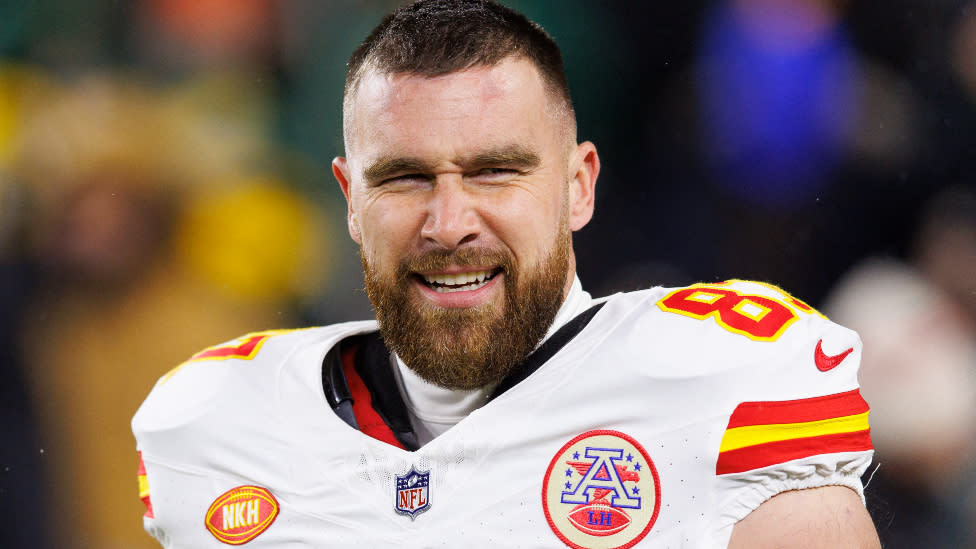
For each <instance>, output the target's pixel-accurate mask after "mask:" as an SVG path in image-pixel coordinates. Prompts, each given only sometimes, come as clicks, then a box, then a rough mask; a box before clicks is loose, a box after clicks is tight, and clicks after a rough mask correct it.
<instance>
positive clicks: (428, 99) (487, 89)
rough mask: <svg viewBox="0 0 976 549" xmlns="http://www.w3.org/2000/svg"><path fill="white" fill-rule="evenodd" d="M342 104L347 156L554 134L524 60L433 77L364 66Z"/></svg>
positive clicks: (540, 89) (540, 140)
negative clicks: (344, 118) (357, 81)
mask: <svg viewBox="0 0 976 549" xmlns="http://www.w3.org/2000/svg"><path fill="white" fill-rule="evenodd" d="M346 107H347V112H346V124H347V127H346V130H347V131H346V153H347V156H348V157H350V160H351V161H354V159H355V158H357V157H363V156H366V157H369V156H374V155H377V154H381V155H388V154H394V153H395V154H408V153H409V154H412V155H419V154H423V153H434V152H437V151H440V152H441V153H445V152H447V150H448V149H455V151H454V152H458V153H459V152H462V151H461V150H460V149H470V148H471V147H479V146H480V147H490V146H496V147H497V146H499V145H512V144H514V143H513V142H518V143H521V142H522V141H523V140H527V141H529V142H532V143H534V144H535V145H537V146H546V145H547V144H548V143H547V142H548V141H554V140H555V139H556V136H555V135H554V134H555V133H556V122H555V120H553V119H554V116H553V113H552V105H551V104H550V101H549V100H548V97H547V93H546V88H545V86H544V84H543V81H542V78H541V76H540V74H539V71H538V70H537V69H536V67H535V66H534V65H533V64H532V63H531V62H530V61H527V60H523V59H513V58H509V59H506V60H504V61H502V62H500V63H498V64H497V65H493V66H478V67H472V68H469V69H466V70H463V71H458V72H453V73H449V74H446V75H442V76H435V77H426V76H421V75H417V74H406V73H398V74H387V73H379V72H376V71H367V72H366V73H365V74H364V75H363V76H362V78H361V79H360V80H359V83H358V86H357V88H356V89H355V90H354V91H353V95H352V96H351V97H350V102H349V104H347V106H346ZM391 149H395V150H391ZM424 149H428V150H426V151H425V150H424Z"/></svg>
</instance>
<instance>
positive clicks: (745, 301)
mask: <svg viewBox="0 0 976 549" xmlns="http://www.w3.org/2000/svg"><path fill="white" fill-rule="evenodd" d="M606 307H607V308H608V309H609V310H608V313H610V314H609V315H607V316H613V317H614V318H615V319H617V321H616V323H615V325H614V326H612V327H609V324H606V326H608V328H607V330H608V332H609V333H608V343H610V344H611V345H614V346H621V347H623V348H625V349H627V350H628V352H629V353H631V354H633V355H637V356H638V357H640V356H649V357H654V360H634V361H633V362H634V363H638V364H646V365H648V367H650V368H653V369H655V371H654V372H651V373H652V374H654V375H662V376H665V377H696V378H705V377H709V376H713V375H717V376H726V375H730V374H734V375H735V377H736V378H737V379H745V380H748V385H749V386H751V387H756V388H758V387H762V386H766V385H770V386H773V387H779V388H780V389H782V387H781V385H786V389H789V387H790V386H795V388H796V389H797V392H796V393H795V396H796V397H797V398H800V397H802V396H804V395H803V394H802V393H803V391H802V390H801V389H800V387H801V386H802V385H803V384H804V383H807V382H812V383H813V385H807V388H808V389H810V390H812V391H813V393H823V392H824V391H830V390H831V386H834V385H836V386H837V387H838V388H844V390H846V389H850V388H853V387H855V386H856V371H857V365H858V363H859V361H860V352H861V342H860V339H859V338H858V336H857V334H856V333H855V332H854V331H852V330H849V329H847V328H845V327H843V326H840V325H838V324H836V323H834V322H831V321H830V320H829V319H828V318H827V317H826V316H824V315H823V314H821V313H820V312H819V311H817V310H816V309H815V308H813V307H812V306H810V305H809V304H807V303H805V302H804V301H802V300H800V299H799V298H796V297H794V296H792V295H791V294H789V293H788V292H787V291H785V290H783V289H781V288H779V287H777V286H774V285H772V284H768V283H764V282H755V281H746V280H729V281H725V282H718V283H699V284H692V285H689V286H684V287H675V288H664V287H656V288H651V289H648V290H641V291H637V292H630V293H624V294H617V295H616V296H612V297H611V298H609V299H608V300H607V305H606ZM827 374H829V375H827ZM778 390H779V389H778ZM787 393H789V394H794V393H793V392H791V391H789V390H788V391H787Z"/></svg>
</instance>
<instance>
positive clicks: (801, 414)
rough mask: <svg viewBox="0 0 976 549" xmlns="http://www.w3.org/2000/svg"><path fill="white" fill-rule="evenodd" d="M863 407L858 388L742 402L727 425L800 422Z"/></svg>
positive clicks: (861, 410) (865, 406) (847, 413)
mask: <svg viewBox="0 0 976 549" xmlns="http://www.w3.org/2000/svg"><path fill="white" fill-rule="evenodd" d="M867 411H868V403H867V402H865V401H864V399H863V398H862V397H861V392H860V391H859V390H858V389H854V390H853V391H847V392H846V393H837V394H835V395H827V396H821V397H814V398H804V399H800V400H780V401H771V402H743V403H742V404H739V405H738V406H737V407H736V409H735V411H734V412H732V417H730V418H729V426H728V428H729V429H732V428H733V427H745V426H747V425H769V424H773V423H802V422H805V421H818V420H821V419H833V418H835V417H843V416H852V415H855V414H861V413H864V412H867Z"/></svg>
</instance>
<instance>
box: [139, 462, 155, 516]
mask: <svg viewBox="0 0 976 549" xmlns="http://www.w3.org/2000/svg"><path fill="white" fill-rule="evenodd" d="M137 474H138V475H139V476H145V474H146V464H145V463H144V462H143V461H142V452H139V472H138V473H137ZM139 499H141V500H142V503H143V504H144V505H145V506H146V513H145V515H143V516H145V517H148V518H155V517H156V515H155V514H154V513H153V506H152V500H151V499H150V498H149V494H146V495H144V496H142V497H141V498H139Z"/></svg>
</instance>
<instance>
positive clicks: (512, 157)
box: [363, 145, 542, 182]
mask: <svg viewBox="0 0 976 549" xmlns="http://www.w3.org/2000/svg"><path fill="white" fill-rule="evenodd" d="M452 162H453V163H454V164H456V165H458V166H460V167H461V168H462V169H464V170H471V169H477V168H484V167H491V166H507V167H511V168H519V169H522V170H531V169H534V168H536V167H538V166H539V164H541V163H542V159H541V158H540V157H539V155H538V154H537V153H536V152H535V151H533V150H531V149H529V148H527V147H524V146H522V145H508V146H503V147H499V148H495V149H488V150H485V151H481V152H478V153H476V154H473V155H470V156H467V157H460V158H455V159H454V160H453V161H452ZM434 168H435V165H434V164H431V163H429V162H426V161H424V160H421V159H419V158H412V157H385V158H384V157H381V158H378V159H377V160H375V161H373V162H371V163H370V164H369V165H368V166H366V167H365V168H364V169H363V179H364V180H365V181H367V182H370V181H382V180H383V179H386V178H388V177H391V176H393V175H397V174H404V173H420V174H429V173H432V172H433V171H434Z"/></svg>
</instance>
